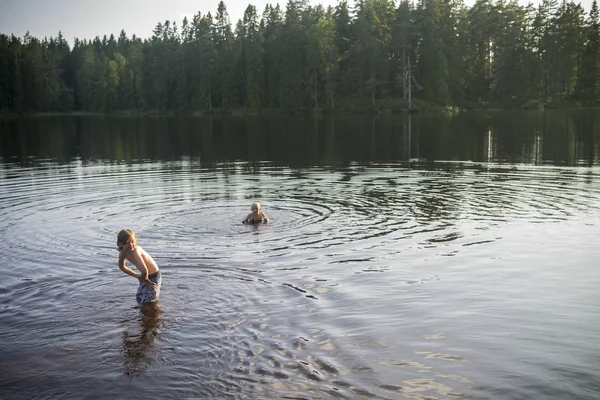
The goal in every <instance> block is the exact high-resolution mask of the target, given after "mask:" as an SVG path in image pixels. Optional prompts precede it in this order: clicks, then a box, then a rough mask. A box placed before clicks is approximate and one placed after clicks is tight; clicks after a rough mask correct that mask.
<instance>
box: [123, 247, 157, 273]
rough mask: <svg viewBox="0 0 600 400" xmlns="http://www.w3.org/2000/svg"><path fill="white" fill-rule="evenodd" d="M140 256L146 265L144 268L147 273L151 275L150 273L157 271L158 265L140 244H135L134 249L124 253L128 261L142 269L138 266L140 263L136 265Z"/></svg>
mask: <svg viewBox="0 0 600 400" xmlns="http://www.w3.org/2000/svg"><path fill="white" fill-rule="evenodd" d="M138 254H139V256H138ZM138 257H139V258H138ZM140 258H141V260H142V261H143V262H144V264H145V265H146V269H147V270H148V275H152V274H154V273H156V272H158V265H156V262H155V261H154V259H153V258H152V256H151V255H150V254H148V253H147V252H146V250H144V249H143V248H141V247H140V246H136V248H135V250H134V251H132V252H130V253H127V254H126V255H125V259H126V260H127V261H129V262H130V263H132V264H133V265H135V266H136V267H137V269H139V270H142V268H140V265H138V264H139V261H138V260H139V259H140Z"/></svg>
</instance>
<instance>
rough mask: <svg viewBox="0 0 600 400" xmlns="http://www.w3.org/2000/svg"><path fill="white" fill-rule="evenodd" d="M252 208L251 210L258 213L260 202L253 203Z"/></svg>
mask: <svg viewBox="0 0 600 400" xmlns="http://www.w3.org/2000/svg"><path fill="white" fill-rule="evenodd" d="M250 210H251V211H252V212H253V213H254V214H256V213H258V212H259V211H260V204H258V203H253V204H252V205H251V206H250Z"/></svg>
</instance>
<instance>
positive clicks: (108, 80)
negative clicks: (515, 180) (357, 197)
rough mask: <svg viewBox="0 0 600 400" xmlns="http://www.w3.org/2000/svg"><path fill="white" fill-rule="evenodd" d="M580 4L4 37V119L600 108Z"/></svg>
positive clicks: (318, 14) (284, 13)
mask: <svg viewBox="0 0 600 400" xmlns="http://www.w3.org/2000/svg"><path fill="white" fill-rule="evenodd" d="M598 14H599V11H598V6H597V3H596V1H594V2H593V4H592V7H591V10H589V14H588V15H587V17H586V13H585V11H584V10H583V8H582V7H581V6H580V5H579V4H577V3H574V2H572V1H569V2H566V1H565V2H559V1H557V0H543V1H542V3H541V4H539V5H538V6H537V7H536V8H534V7H533V6H532V5H526V6H523V5H520V4H519V3H517V2H516V1H509V2H506V1H504V0H477V1H476V2H475V3H474V4H472V5H471V6H466V5H465V3H464V2H463V1H462V0H419V1H418V2H416V3H413V2H409V1H407V0H399V1H398V2H397V3H395V2H394V1H393V0H356V1H354V2H352V5H349V4H348V2H347V1H346V0H340V1H339V3H338V4H337V6H335V7H329V8H327V9H326V8H324V7H323V6H322V5H319V4H317V5H311V4H309V2H308V1H307V0H288V1H287V3H286V4H285V6H284V8H280V6H279V5H276V6H273V5H271V4H268V5H267V6H266V7H265V9H264V10H263V11H262V13H261V14H259V13H258V12H257V10H256V8H255V7H254V6H253V5H248V7H247V8H246V11H245V13H244V15H243V18H242V19H241V20H239V21H237V22H236V23H235V32H234V31H232V26H231V21H230V19H229V15H228V12H227V7H226V6H225V3H224V2H223V1H221V2H220V3H219V5H218V7H217V10H215V13H214V14H211V13H207V14H205V15H202V14H200V13H198V14H197V15H194V17H193V18H192V19H191V20H188V19H184V20H183V22H182V23H181V29H179V26H178V24H177V22H174V21H168V20H167V21H163V22H159V23H158V24H157V25H156V27H155V29H154V32H153V35H152V37H151V38H148V39H144V40H142V39H140V38H137V37H136V36H135V35H133V36H131V37H128V35H127V34H126V33H125V31H121V32H120V34H119V35H118V37H116V38H115V36H113V35H112V34H111V35H108V36H106V35H105V36H103V37H102V38H100V37H96V38H93V39H91V40H89V39H83V40H80V39H75V41H74V43H73V47H72V48H70V47H69V45H68V43H67V42H66V41H65V40H64V38H63V37H62V34H61V33H60V32H59V34H58V35H57V37H56V38H49V39H44V40H43V41H40V40H39V39H37V38H34V37H32V36H31V35H29V34H26V35H25V37H23V38H17V37H15V36H7V35H0V111H1V112H127V113H130V112H140V111H146V112H149V111H153V112H160V113H180V112H188V113H204V112H209V113H228V112H250V113H261V112H273V110H279V112H284V111H285V112H305V111H308V110H317V111H318V112H332V111H343V110H346V111H348V110H352V111H354V112H381V111H383V110H387V111H388V112H402V111H403V110H404V111H405V110H406V109H407V107H408V104H409V101H410V104H412V105H413V107H414V108H415V109H432V108H436V109H444V107H445V106H460V107H502V108H520V107H523V106H525V107H536V108H539V107H541V106H542V105H544V104H546V105H548V106H563V105H573V104H581V105H598V104H600V22H599V15H598Z"/></svg>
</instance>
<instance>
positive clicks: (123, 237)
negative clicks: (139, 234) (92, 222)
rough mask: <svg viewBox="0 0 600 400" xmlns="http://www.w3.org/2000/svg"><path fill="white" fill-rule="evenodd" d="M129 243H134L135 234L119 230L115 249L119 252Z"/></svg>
mask: <svg viewBox="0 0 600 400" xmlns="http://www.w3.org/2000/svg"><path fill="white" fill-rule="evenodd" d="M129 242H134V243H135V233H134V232H133V231H132V230H131V229H121V231H120V232H119V234H118V235H117V248H118V249H119V251H121V250H123V248H124V247H125V245H126V244H128V243H129Z"/></svg>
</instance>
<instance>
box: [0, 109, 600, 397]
mask: <svg viewBox="0 0 600 400" xmlns="http://www.w3.org/2000/svg"><path fill="white" fill-rule="evenodd" d="M599 143H600V112H598V110H581V111H570V112H569V111H547V112H541V113H539V112H536V113H489V114H484V113H462V114H459V115H456V116H454V117H449V116H424V115H417V116H413V117H412V120H411V121H408V120H407V118H406V117H399V116H385V117H383V116H382V117H365V116H361V117H335V118H318V119H313V118H293V117H269V118H241V117H240V118H234V117H230V118H225V119H221V118H213V119H211V118H208V117H189V118H167V117H156V118H139V119H138V118H101V117H60V118H31V119H4V120H0V199H1V203H0V215H1V218H0V232H2V240H1V242H0V268H1V269H0V271H1V273H2V279H1V281H0V282H1V283H0V343H1V345H0V363H1V365H2V373H1V374H0V398H3V399H4V398H6V399H13V398H15V399H21V398H23V399H33V398H36V399H46V398H62V399H70V398H73V399H82V398H90V399H92V398H145V397H150V398H210V399H247V398H253V399H283V398H286V399H455V398H467V399H598V398H599V397H600V340H599V338H600V290H599V287H600V268H599V267H598V263H599V260H600V246H598V243H597V240H598V230H599V228H600V161H599V156H600V146H599ZM254 201H259V202H261V205H262V206H263V210H264V211H265V213H266V214H267V215H268V216H269V217H270V218H271V220H272V221H271V223H269V224H266V225H261V226H246V225H242V224H241V223H240V221H241V220H242V219H243V218H244V217H245V215H246V214H247V213H248V212H249V209H250V205H251V203H252V202H254ZM124 227H127V228H130V229H132V230H134V231H135V232H136V233H137V235H138V242H139V244H140V245H141V246H143V247H144V248H145V249H146V250H147V251H148V252H149V253H150V254H152V255H153V257H154V258H155V260H156V261H157V262H158V264H159V266H160V267H161V270H162V272H163V285H162V292H161V300H160V302H159V304H157V305H156V306H154V307H148V308H147V309H145V310H141V309H140V308H139V307H138V306H137V304H136V301H135V291H136V287H137V281H136V280H135V279H134V278H131V277H129V276H127V275H125V274H124V273H122V272H121V271H120V270H119V269H118V267H117V255H118V253H117V250H116V247H115V241H116V234H117V232H118V231H119V230H120V229H121V228H124Z"/></svg>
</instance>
